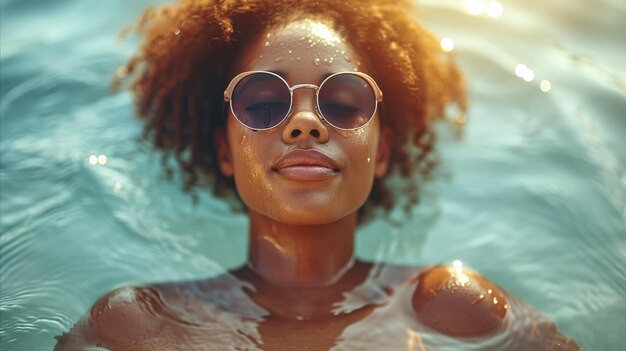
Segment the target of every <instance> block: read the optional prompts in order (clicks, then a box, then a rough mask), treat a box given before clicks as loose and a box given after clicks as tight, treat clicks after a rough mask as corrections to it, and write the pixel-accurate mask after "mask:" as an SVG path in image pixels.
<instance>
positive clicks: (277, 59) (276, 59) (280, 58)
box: [274, 56, 283, 62]
mask: <svg viewBox="0 0 626 351" xmlns="http://www.w3.org/2000/svg"><path fill="white" fill-rule="evenodd" d="M282 59H283V58H282V57H280V56H278V57H277V58H275V59H274V62H278V61H280V60H282Z"/></svg>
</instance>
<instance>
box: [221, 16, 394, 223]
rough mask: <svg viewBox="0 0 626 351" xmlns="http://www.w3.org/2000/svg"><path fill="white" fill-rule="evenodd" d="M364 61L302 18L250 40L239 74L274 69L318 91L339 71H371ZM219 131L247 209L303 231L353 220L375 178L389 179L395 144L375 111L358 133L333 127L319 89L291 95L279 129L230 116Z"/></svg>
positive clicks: (224, 159)
mask: <svg viewBox="0 0 626 351" xmlns="http://www.w3.org/2000/svg"><path fill="white" fill-rule="evenodd" d="M364 61H365V60H362V58H361V57H360V56H359V53H357V52H356V51H354V50H353V49H352V48H351V47H350V46H349V45H348V44H347V43H346V42H345V41H344V40H343V38H342V37H340V35H339V34H338V33H337V32H336V31H335V30H333V29H332V28H330V27H329V26H327V25H325V24H322V23H320V22H317V21H312V20H299V21H295V22H291V23H289V24H287V25H286V26H281V27H276V28H273V29H270V30H268V31H267V32H266V33H263V34H262V35H261V36H260V37H259V38H258V39H257V40H256V41H253V42H252V43H251V44H250V46H249V47H248V48H247V50H246V52H245V53H244V55H243V56H242V57H240V58H239V61H238V62H237V63H236V64H235V67H236V71H235V72H234V73H235V74H238V73H241V72H245V71H272V72H278V73H279V74H280V75H281V76H282V77H283V78H284V79H285V80H286V81H287V83H288V84H289V85H290V86H293V85H295V84H314V85H317V86H319V85H320V83H321V82H322V81H323V80H324V78H326V77H327V76H328V75H330V74H332V73H335V72H340V71H355V70H358V71H362V72H365V73H368V70H369V67H367V66H366V65H365V63H364ZM362 62H363V63H362ZM220 133H223V131H218V135H217V136H216V143H217V145H216V146H217V151H218V157H219V162H220V169H221V171H222V173H224V175H226V176H234V178H235V184H236V186H237V191H238V192H239V196H240V197H241V199H242V200H243V202H244V203H245V204H246V205H247V207H248V210H249V211H255V212H258V213H259V214H261V215H264V216H267V217H270V218H271V219H274V220H277V221H279V222H283V223H286V224H300V225H305V224H329V223H333V222H335V221H337V220H339V219H341V218H344V217H346V216H348V215H351V214H355V213H356V211H357V210H358V209H359V207H361V206H362V205H363V203H364V202H365V200H366V199H367V197H368V196H369V193H370V190H371V188H372V184H373V180H374V177H382V176H383V175H384V173H385V171H386V169H387V162H388V155H389V144H390V142H391V140H390V136H389V133H387V132H385V133H381V127H380V121H379V117H378V113H377V115H376V116H375V117H374V118H373V120H372V121H371V122H370V123H369V124H367V125H365V126H364V127H362V128H360V129H358V130H355V131H341V130H338V129H335V128H334V127H333V126H331V125H329V124H328V123H326V122H325V121H323V120H322V119H321V117H320V116H319V115H318V112H317V110H316V95H315V90H313V89H306V88H303V89H296V90H295V91H294V93H293V106H292V112H291V114H290V115H289V116H288V117H287V119H286V120H284V121H283V122H282V123H281V124H280V125H278V126H277V127H275V128H273V129H270V130H266V131H253V130H251V129H249V128H247V127H245V126H244V125H242V124H241V123H239V122H238V121H237V120H236V119H235V118H234V116H233V115H232V112H231V111H230V110H229V115H228V119H227V125H226V134H225V138H224V134H221V135H220ZM383 134H384V135H385V137H381V135H383Z"/></svg>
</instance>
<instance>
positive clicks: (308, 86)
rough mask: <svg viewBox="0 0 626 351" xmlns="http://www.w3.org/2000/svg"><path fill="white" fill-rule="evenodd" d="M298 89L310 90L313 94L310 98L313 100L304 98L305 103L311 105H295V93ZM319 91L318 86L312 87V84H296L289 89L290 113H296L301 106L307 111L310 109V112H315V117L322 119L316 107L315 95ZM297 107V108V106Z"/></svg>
mask: <svg viewBox="0 0 626 351" xmlns="http://www.w3.org/2000/svg"><path fill="white" fill-rule="evenodd" d="M298 89H311V90H313V91H314V94H313V96H312V98H313V100H311V98H308V97H307V98H305V101H309V102H311V101H312V103H308V104H306V105H304V104H302V103H296V98H295V91H296V90H298ZM318 91H319V86H317V85H314V84H296V85H294V86H291V87H289V92H290V93H291V113H295V112H297V110H298V109H301V108H302V107H303V106H306V107H307V108H308V109H310V110H311V111H312V112H315V114H316V115H318V116H319V117H320V118H321V119H322V120H323V119H324V118H323V117H322V116H321V114H320V112H319V107H318V106H317V103H318V101H317V94H318ZM298 105H299V106H298Z"/></svg>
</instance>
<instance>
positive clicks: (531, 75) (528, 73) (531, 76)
mask: <svg viewBox="0 0 626 351" xmlns="http://www.w3.org/2000/svg"><path fill="white" fill-rule="evenodd" d="M522 78H524V80H525V81H527V82H532V81H533V79H535V72H533V70H532V69H527V70H526V72H524V77H522Z"/></svg>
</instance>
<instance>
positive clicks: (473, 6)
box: [467, 0, 485, 16]
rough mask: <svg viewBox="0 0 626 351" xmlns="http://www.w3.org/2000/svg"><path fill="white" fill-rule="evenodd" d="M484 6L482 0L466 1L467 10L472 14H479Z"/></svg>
mask: <svg viewBox="0 0 626 351" xmlns="http://www.w3.org/2000/svg"><path fill="white" fill-rule="evenodd" d="M484 7H485V5H484V4H483V0H469V1H468V2H467V11H468V12H469V13H470V14H472V15H474V16H478V15H480V14H481V13H482V12H483V9H484Z"/></svg>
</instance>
